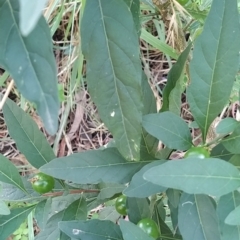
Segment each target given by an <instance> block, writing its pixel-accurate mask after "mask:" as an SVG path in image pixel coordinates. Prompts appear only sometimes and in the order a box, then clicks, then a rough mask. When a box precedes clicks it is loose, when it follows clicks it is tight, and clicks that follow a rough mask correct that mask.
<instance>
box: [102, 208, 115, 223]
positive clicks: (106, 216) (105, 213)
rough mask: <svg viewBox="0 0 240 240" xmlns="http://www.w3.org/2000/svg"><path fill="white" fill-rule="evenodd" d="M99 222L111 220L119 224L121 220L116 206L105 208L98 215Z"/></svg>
mask: <svg viewBox="0 0 240 240" xmlns="http://www.w3.org/2000/svg"><path fill="white" fill-rule="evenodd" d="M98 219H99V220H110V221H112V222H117V221H118V220H119V213H118V212H117V211H116V209H115V206H107V207H106V206H105V207H104V208H103V209H102V210H101V211H100V212H99V214H98Z"/></svg>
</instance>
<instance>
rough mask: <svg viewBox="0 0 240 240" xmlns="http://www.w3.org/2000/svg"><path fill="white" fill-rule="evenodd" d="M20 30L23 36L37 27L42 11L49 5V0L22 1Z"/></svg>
mask: <svg viewBox="0 0 240 240" xmlns="http://www.w3.org/2000/svg"><path fill="white" fill-rule="evenodd" d="M19 3H20V12H19V18H20V19H19V21H20V30H21V33H22V35H24V36H26V35H28V34H29V33H30V32H31V31H32V30H33V29H34V27H35V26H36V24H37V22H38V20H39V18H40V17H41V15H42V10H43V8H44V6H45V4H46V3H47V0H42V1H31V0H27V1H26V0H20V1H19Z"/></svg>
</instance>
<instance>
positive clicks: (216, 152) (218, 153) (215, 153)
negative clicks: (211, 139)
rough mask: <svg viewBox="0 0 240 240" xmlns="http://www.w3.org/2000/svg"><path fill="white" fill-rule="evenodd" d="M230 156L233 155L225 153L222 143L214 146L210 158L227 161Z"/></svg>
mask: <svg viewBox="0 0 240 240" xmlns="http://www.w3.org/2000/svg"><path fill="white" fill-rule="evenodd" d="M232 156H233V154H232V153H230V152H229V151H227V150H226V148H225V147H224V146H223V144H222V143H219V144H218V145H216V146H215V147H214V148H213V149H212V151H211V157H213V158H221V159H224V160H226V161H229V160H230V158H231V157H232Z"/></svg>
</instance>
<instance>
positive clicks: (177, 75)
mask: <svg viewBox="0 0 240 240" xmlns="http://www.w3.org/2000/svg"><path fill="white" fill-rule="evenodd" d="M191 47H192V44H189V45H188V47H187V48H186V49H185V50H184V51H183V52H182V54H181V55H180V56H179V58H178V60H177V62H176V63H175V64H174V65H173V67H172V68H171V70H170V71H169V74H168V77H167V84H166V86H165V87H164V90H163V103H162V108H161V110H160V111H161V112H165V111H169V105H170V104H171V101H173V99H172V98H171V93H172V91H173V90H174V89H175V88H176V87H178V86H177V83H178V82H179V81H180V80H181V78H182V74H183V72H184V69H185V64H186V61H187V59H188V55H189V52H190V50H191ZM178 88H179V87H178ZM179 100H180V99H179ZM179 107H180V106H179Z"/></svg>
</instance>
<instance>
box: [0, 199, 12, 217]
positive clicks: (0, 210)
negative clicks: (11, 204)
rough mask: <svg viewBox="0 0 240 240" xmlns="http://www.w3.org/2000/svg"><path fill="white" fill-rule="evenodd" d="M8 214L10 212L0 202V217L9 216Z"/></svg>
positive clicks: (3, 203)
mask: <svg viewBox="0 0 240 240" xmlns="http://www.w3.org/2000/svg"><path fill="white" fill-rule="evenodd" d="M9 214H10V210H9V208H8V206H7V204H6V203H5V202H4V201H2V200H0V215H9Z"/></svg>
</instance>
